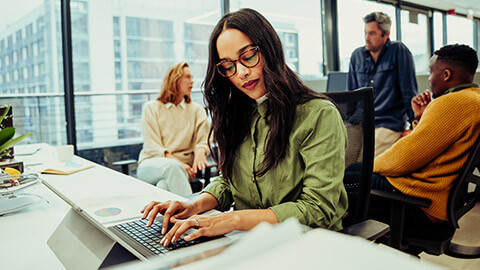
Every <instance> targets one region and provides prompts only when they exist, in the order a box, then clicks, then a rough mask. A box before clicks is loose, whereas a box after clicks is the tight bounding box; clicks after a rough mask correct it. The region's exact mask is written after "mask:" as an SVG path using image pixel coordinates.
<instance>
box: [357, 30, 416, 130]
mask: <svg viewBox="0 0 480 270" xmlns="http://www.w3.org/2000/svg"><path fill="white" fill-rule="evenodd" d="M369 86H370V87H373V96H374V104H375V127H385V128H388V129H391V130H395V131H402V130H403V129H404V128H405V121H406V120H408V121H410V122H411V121H413V120H414V114H413V111H412V107H411V100H412V98H413V97H414V96H416V95H417V79H416V77H415V65H414V62H413V57H412V53H411V52H410V51H409V50H408V48H407V47H406V46H405V45H404V44H403V43H401V42H399V41H393V42H392V41H390V39H388V40H387V42H386V43H385V46H384V47H383V49H382V51H381V52H380V55H379V56H378V59H377V62H373V59H372V57H371V56H370V52H369V51H367V49H366V48H365V46H363V47H360V48H357V49H356V50H355V51H353V53H352V57H351V58H350V67H349V71H348V89H350V90H353V89H357V88H360V87H369Z"/></svg>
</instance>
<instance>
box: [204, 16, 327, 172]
mask: <svg viewBox="0 0 480 270" xmlns="http://www.w3.org/2000/svg"><path fill="white" fill-rule="evenodd" d="M225 29H237V30H240V31H241V32H243V33H244V34H245V35H247V36H248V37H249V38H250V39H251V40H252V41H253V43H254V45H256V46H258V47H259V48H260V51H261V56H262V61H263V74H264V81H265V87H266V92H267V95H268V99H267V100H266V101H265V102H268V115H269V116H270V119H269V127H270V130H269V138H268V140H267V146H266V150H265V159H264V160H263V163H262V166H261V168H260V170H259V171H257V172H255V173H256V174H257V175H263V174H265V173H266V172H267V171H268V170H270V169H272V168H275V167H276V166H277V165H278V164H279V162H280V161H281V160H282V159H283V158H284V157H285V153H286V150H287V148H288V141H289V136H290V132H291V130H292V127H293V123H294V120H295V111H296V106H297V104H299V103H302V102H306V101H308V100H310V99H313V98H318V97H323V96H322V95H320V94H319V93H317V92H314V91H313V90H311V89H310V88H308V87H307V86H305V85H304V84H303V83H302V82H301V81H300V79H299V78H298V76H297V75H296V74H295V73H294V72H293V71H292V70H291V69H290V68H289V67H288V66H287V64H286V63H285V57H284V54H283V49H282V43H281V41H280V38H279V37H278V35H277V33H276V32H275V30H274V29H273V27H272V25H271V24H270V23H269V22H268V21H267V19H265V17H263V16H262V15H261V14H260V13H258V12H257V11H255V10H252V9H241V10H239V11H236V12H233V13H229V14H226V15H225V16H223V18H222V19H221V20H220V21H219V22H218V24H217V25H216V26H215V29H214V30H213V32H212V35H211V36H210V44H209V58H208V68H207V74H206V78H205V81H204V89H205V90H204V91H205V93H204V94H205V100H206V104H207V106H208V110H209V112H210V113H211V116H212V131H213V139H214V140H215V141H216V142H217V144H218V150H219V156H218V166H219V169H220V170H221V172H222V175H223V176H224V177H225V178H226V179H228V180H231V177H232V170H233V165H234V162H235V155H236V151H237V150H238V147H239V145H240V144H241V143H242V141H243V140H244V139H245V136H246V135H247V133H248V132H249V130H250V128H251V126H250V121H251V117H252V114H253V111H254V110H255V100H253V99H251V98H249V97H248V96H247V95H246V94H244V93H243V92H241V91H240V90H238V89H236V87H235V86H234V85H233V84H232V83H231V82H230V80H229V79H228V78H225V77H223V76H221V75H220V74H218V72H217V71H216V69H215V64H216V63H218V62H219V57H218V52H217V46H216V44H217V39H218V36H219V35H220V34H221V33H222V32H223V31H224V30H225Z"/></svg>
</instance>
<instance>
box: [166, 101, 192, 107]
mask: <svg viewBox="0 0 480 270" xmlns="http://www.w3.org/2000/svg"><path fill="white" fill-rule="evenodd" d="M178 106H180V107H182V108H183V109H186V108H187V104H186V103H185V99H182V101H181V102H180V103H179V104H178V105H177V106H175V104H173V103H172V102H168V103H167V104H165V108H167V109H170V108H172V107H178Z"/></svg>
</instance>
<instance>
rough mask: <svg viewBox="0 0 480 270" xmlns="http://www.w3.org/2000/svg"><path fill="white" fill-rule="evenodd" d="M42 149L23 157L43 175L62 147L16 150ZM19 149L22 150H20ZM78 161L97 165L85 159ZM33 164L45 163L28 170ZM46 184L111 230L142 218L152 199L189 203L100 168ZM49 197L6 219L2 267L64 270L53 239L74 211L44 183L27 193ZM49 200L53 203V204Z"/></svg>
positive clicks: (48, 178) (0, 221)
mask: <svg viewBox="0 0 480 270" xmlns="http://www.w3.org/2000/svg"><path fill="white" fill-rule="evenodd" d="M36 148H40V150H39V151H38V152H37V153H35V154H34V155H32V156H24V157H18V158H17V159H19V160H22V159H23V160H24V162H25V163H26V169H30V170H32V171H39V170H41V169H43V168H45V167H46V164H48V163H54V162H56V160H57V157H56V148H55V147H52V146H50V145H47V144H36V145H27V146H18V147H16V152H29V151H28V150H26V149H36ZM17 149H18V150H17ZM73 161H75V162H82V163H91V164H94V163H92V162H89V161H87V160H84V159H82V158H80V157H76V156H75V157H74V159H73ZM31 163H43V164H39V165H35V166H28V164H31ZM41 178H42V181H43V182H44V183H45V184H48V185H49V186H53V187H55V189H56V190H57V191H58V192H60V193H61V194H63V195H65V197H66V199H68V200H72V201H75V202H76V203H78V205H79V206H80V207H81V208H82V209H84V210H85V211H83V213H84V214H85V215H87V216H88V217H89V218H91V220H93V221H94V222H95V223H96V225H99V226H107V225H109V224H110V225H111V224H112V223H115V222H118V218H122V219H129V218H132V217H134V216H139V215H140V213H139V210H140V209H141V208H143V206H145V205H146V204H147V203H149V202H150V201H152V200H169V199H175V200H185V199H184V198H183V197H180V196H177V195H175V194H172V193H169V192H167V191H164V190H161V189H158V188H156V187H154V186H152V185H149V184H146V183H144V182H142V181H139V180H137V179H135V178H133V177H130V176H127V175H124V174H121V173H119V172H116V171H114V170H111V169H109V168H106V167H103V166H100V165H97V164H94V167H93V168H91V169H87V170H85V171H81V172H77V173H74V174H71V175H45V174H42V175H41ZM21 192H25V193H32V194H36V195H39V196H42V197H43V198H45V200H44V201H41V202H40V203H37V204H35V205H32V206H29V207H28V208H26V209H23V210H21V211H18V212H15V213H12V214H8V215H5V216H2V217H0V236H1V238H0V239H2V241H1V244H0V254H1V255H0V257H1V258H2V265H7V266H8V267H9V268H11V269H64V266H63V265H62V263H61V262H60V261H59V259H58V258H57V256H56V255H55V254H54V252H52V250H51V249H50V248H49V246H48V245H47V241H48V239H49V238H50V236H51V235H52V233H53V232H54V231H55V229H56V228H57V227H58V225H59V224H60V223H61V221H62V219H63V218H64V217H65V216H66V214H67V213H68V212H69V209H70V206H69V205H68V204H67V203H65V202H64V200H62V199H61V198H59V197H58V196H57V195H56V194H54V192H52V191H51V190H50V189H49V188H47V187H46V186H45V185H44V184H41V183H38V184H35V185H33V186H30V187H27V188H25V189H22V190H21ZM47 201H48V202H47ZM112 203H113V204H114V205H115V206H117V207H120V208H122V210H123V211H122V213H121V214H120V215H118V216H116V217H115V218H102V217H99V216H96V215H95V214H94V212H95V210H97V209H99V208H102V207H103V205H102V204H104V206H105V207H108V206H111V205H112Z"/></svg>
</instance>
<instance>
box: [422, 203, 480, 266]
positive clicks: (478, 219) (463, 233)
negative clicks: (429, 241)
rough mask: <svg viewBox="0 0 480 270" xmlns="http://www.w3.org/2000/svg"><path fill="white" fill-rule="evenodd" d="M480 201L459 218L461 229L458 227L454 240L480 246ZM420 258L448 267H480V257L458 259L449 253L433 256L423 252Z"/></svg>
mask: <svg viewBox="0 0 480 270" xmlns="http://www.w3.org/2000/svg"><path fill="white" fill-rule="evenodd" d="M478 224H480V202H477V204H476V205H475V207H474V208H473V209H472V210H471V211H470V212H469V213H467V214H466V215H465V216H463V217H462V218H461V219H460V220H459V225H460V229H457V231H456V232H455V235H454V237H453V242H455V243H459V244H464V245H470V246H480V228H479V225H478ZM420 258H421V259H422V260H426V261H429V262H432V263H435V264H439V265H441V266H444V267H447V268H448V269H480V259H457V258H453V257H450V256H447V255H441V256H433V255H429V254H426V253H421V254H420Z"/></svg>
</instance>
